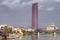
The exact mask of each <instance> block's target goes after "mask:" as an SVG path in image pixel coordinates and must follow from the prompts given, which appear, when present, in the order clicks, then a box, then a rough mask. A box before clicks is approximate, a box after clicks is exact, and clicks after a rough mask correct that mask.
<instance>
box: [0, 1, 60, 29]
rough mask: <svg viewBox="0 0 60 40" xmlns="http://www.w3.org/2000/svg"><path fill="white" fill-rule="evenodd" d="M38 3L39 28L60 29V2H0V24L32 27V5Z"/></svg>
mask: <svg viewBox="0 0 60 40" xmlns="http://www.w3.org/2000/svg"><path fill="white" fill-rule="evenodd" d="M36 2H38V18H39V19H38V26H39V28H45V27H46V26H47V25H50V24H51V23H54V24H55V25H56V27H58V28H60V0H0V24H8V25H11V26H14V27H18V26H19V27H20V26H21V27H31V24H32V3H36Z"/></svg>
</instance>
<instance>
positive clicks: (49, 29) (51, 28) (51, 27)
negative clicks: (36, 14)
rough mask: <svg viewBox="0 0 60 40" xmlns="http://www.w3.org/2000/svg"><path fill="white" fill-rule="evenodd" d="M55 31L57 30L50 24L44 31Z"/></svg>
mask: <svg viewBox="0 0 60 40" xmlns="http://www.w3.org/2000/svg"><path fill="white" fill-rule="evenodd" d="M56 29H57V27H56V25H55V24H54V23H52V24H51V25H48V26H47V27H46V29H45V30H46V31H54V30H56Z"/></svg>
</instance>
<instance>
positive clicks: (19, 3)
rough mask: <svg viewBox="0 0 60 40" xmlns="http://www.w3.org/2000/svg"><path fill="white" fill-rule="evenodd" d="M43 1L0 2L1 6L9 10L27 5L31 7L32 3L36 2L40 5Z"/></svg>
mask: <svg viewBox="0 0 60 40" xmlns="http://www.w3.org/2000/svg"><path fill="white" fill-rule="evenodd" d="M42 1H43V0H29V1H28V2H22V3H21V0H4V1H3V2H1V5H6V6H8V7H11V8H15V7H25V6H28V5H32V3H35V2H38V3H39V4H40V3H42Z"/></svg>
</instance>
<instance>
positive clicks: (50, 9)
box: [46, 7, 54, 11]
mask: <svg viewBox="0 0 60 40" xmlns="http://www.w3.org/2000/svg"><path fill="white" fill-rule="evenodd" d="M46 10H47V11H53V10H54V7H49V8H47V9H46Z"/></svg>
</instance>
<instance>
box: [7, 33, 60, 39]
mask: <svg viewBox="0 0 60 40" xmlns="http://www.w3.org/2000/svg"><path fill="white" fill-rule="evenodd" d="M8 40H60V35H56V37H54V36H53V35H51V34H45V35H39V36H38V35H33V34H32V35H30V36H21V37H20V38H19V39H8Z"/></svg>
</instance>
